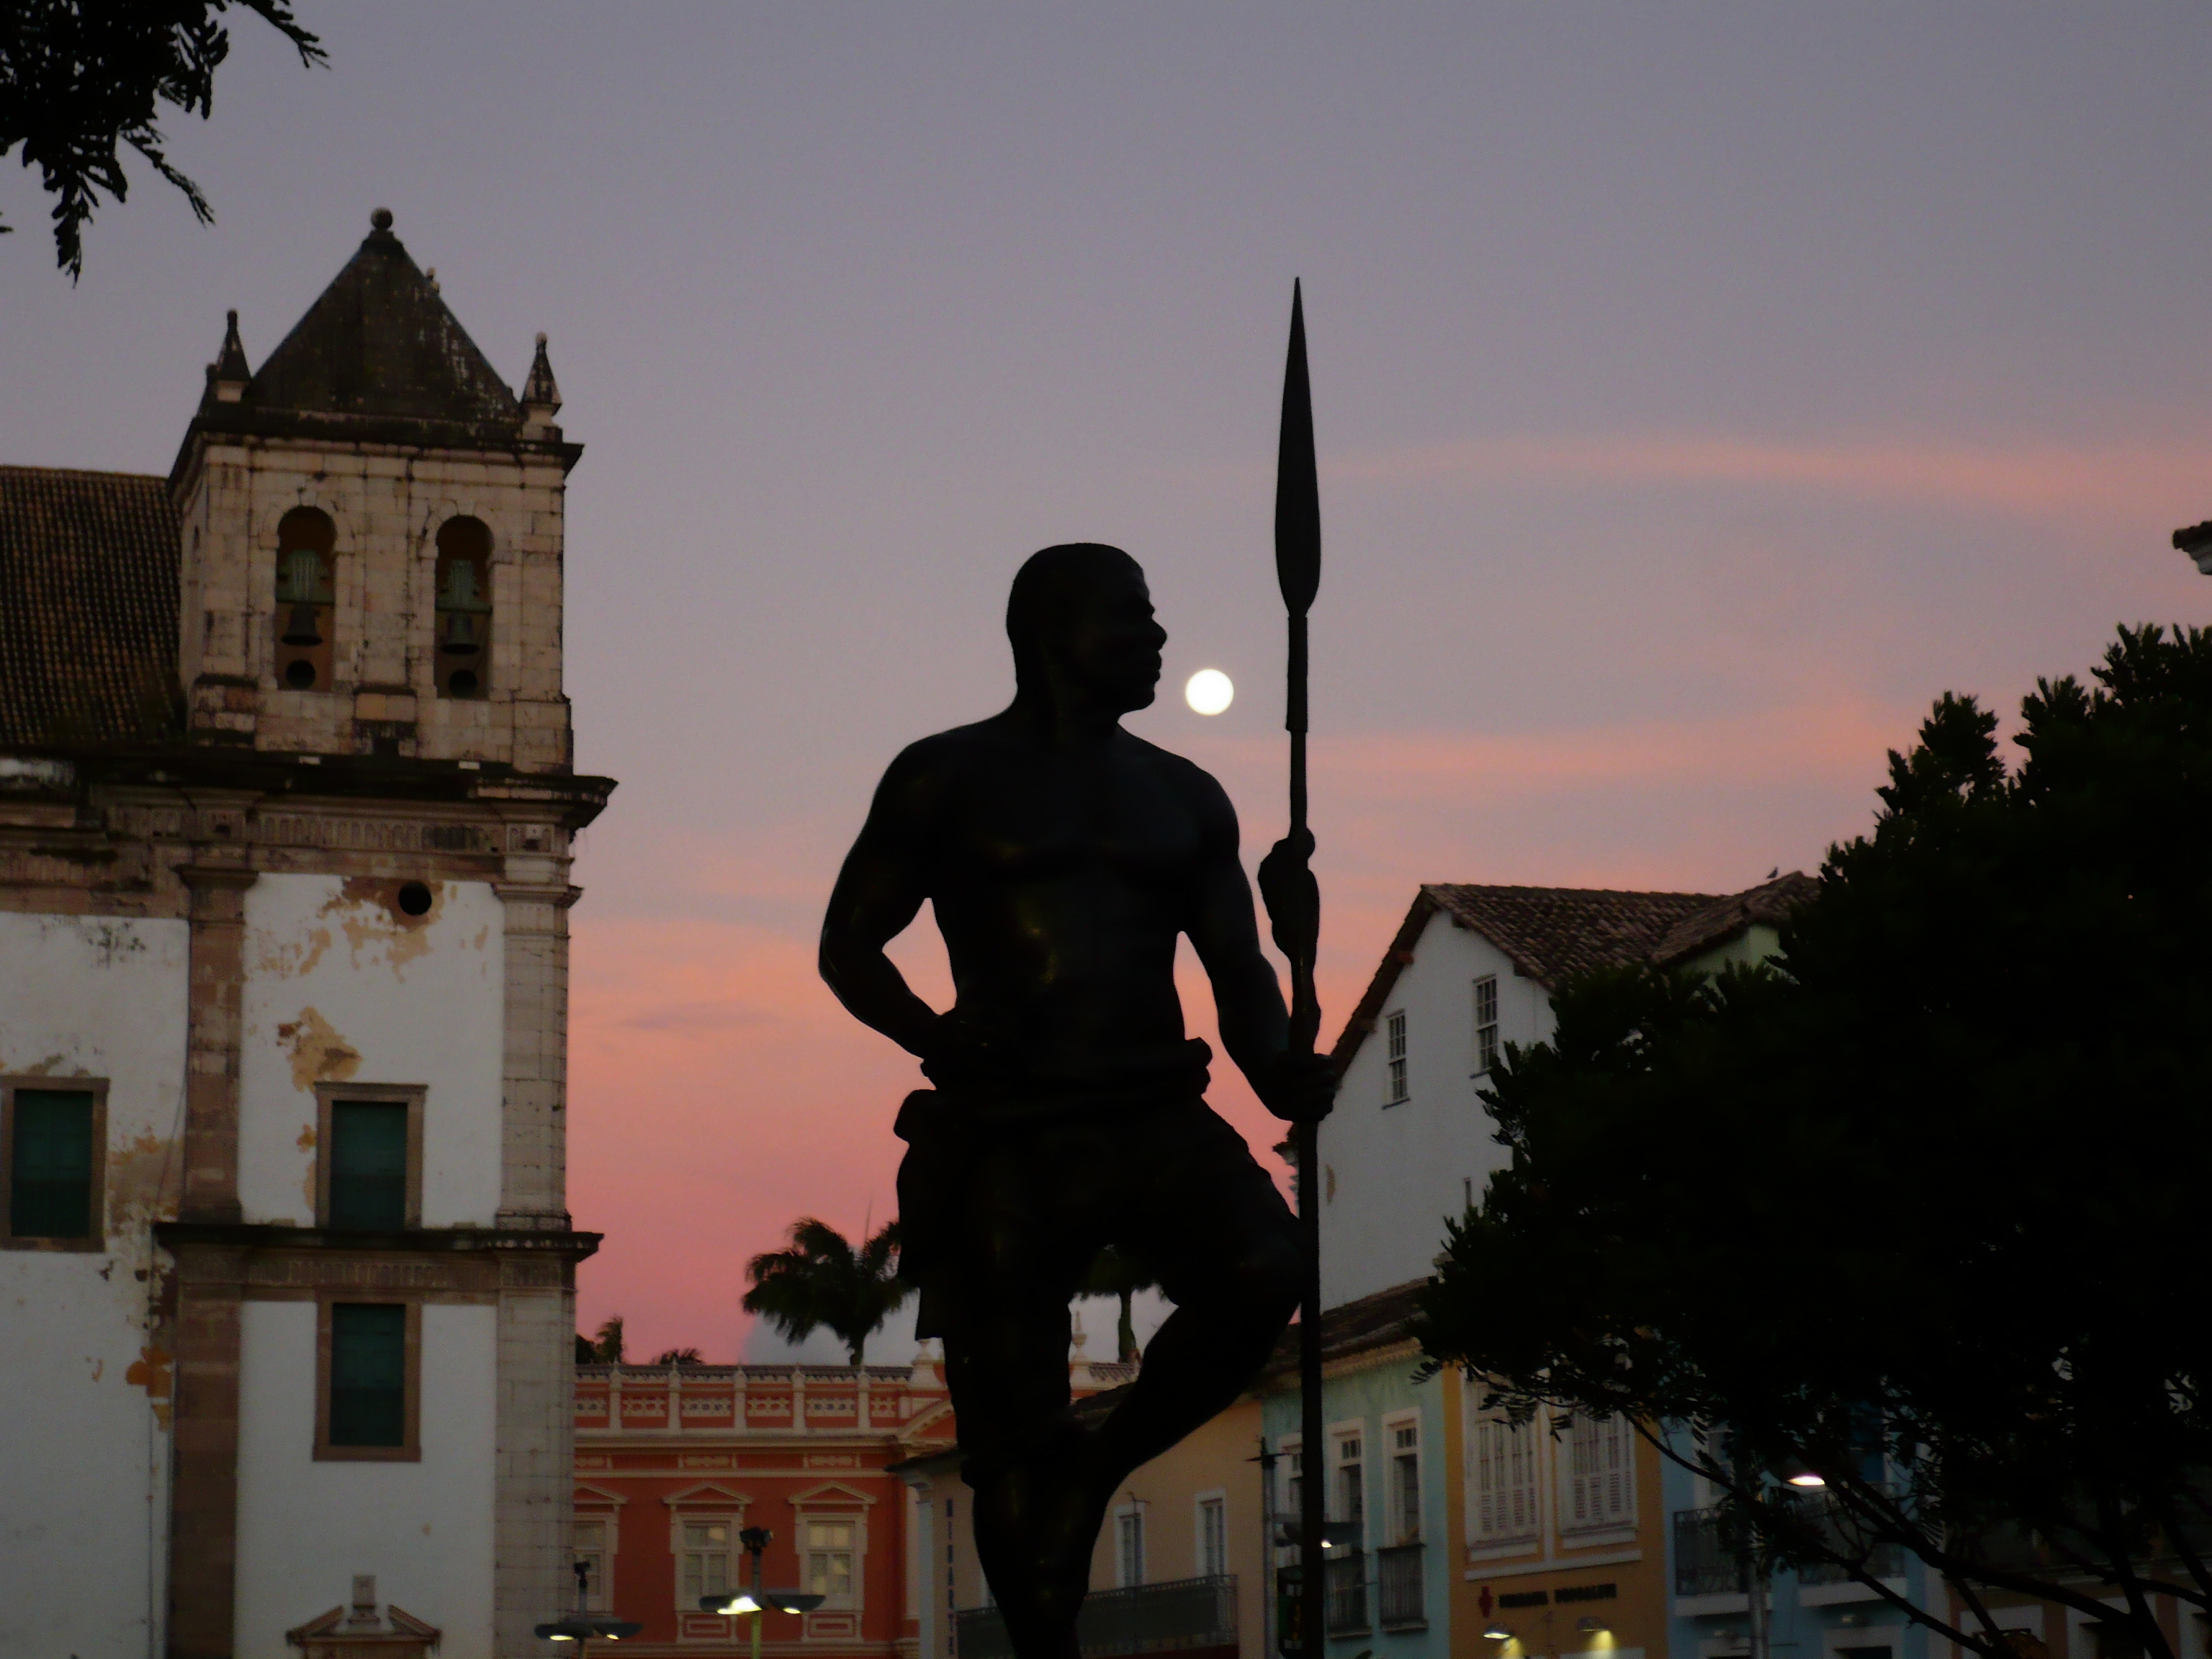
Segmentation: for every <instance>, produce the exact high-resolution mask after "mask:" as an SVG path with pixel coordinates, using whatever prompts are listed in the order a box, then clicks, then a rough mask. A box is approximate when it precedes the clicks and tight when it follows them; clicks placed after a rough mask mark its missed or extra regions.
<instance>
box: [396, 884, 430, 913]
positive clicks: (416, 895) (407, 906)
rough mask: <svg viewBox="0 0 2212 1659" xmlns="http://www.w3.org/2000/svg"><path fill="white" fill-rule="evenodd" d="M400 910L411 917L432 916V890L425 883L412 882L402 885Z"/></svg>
mask: <svg viewBox="0 0 2212 1659" xmlns="http://www.w3.org/2000/svg"><path fill="white" fill-rule="evenodd" d="M399 908H400V909H401V910H403V911H404V912H405V913H406V914H407V915H410V916H427V915H429V914H430V889H429V887H428V884H425V883H422V882H419V881H410V882H405V883H403V884H401V886H400V889H399Z"/></svg>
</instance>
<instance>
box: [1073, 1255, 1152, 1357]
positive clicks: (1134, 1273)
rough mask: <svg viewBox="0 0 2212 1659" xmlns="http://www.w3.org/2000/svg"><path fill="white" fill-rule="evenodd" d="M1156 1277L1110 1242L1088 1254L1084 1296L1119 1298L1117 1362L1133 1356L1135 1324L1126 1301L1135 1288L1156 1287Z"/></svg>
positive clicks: (1150, 1288)
mask: <svg viewBox="0 0 2212 1659" xmlns="http://www.w3.org/2000/svg"><path fill="white" fill-rule="evenodd" d="M1158 1287H1159V1281H1158V1279H1154V1278H1153V1277H1152V1269H1151V1268H1149V1267H1146V1266H1145V1264H1144V1263H1143V1262H1141V1261H1138V1260H1137V1258H1136V1257H1134V1256H1133V1255H1123V1254H1122V1253H1121V1251H1119V1250H1117V1249H1115V1248H1114V1247H1113V1246H1112V1245H1111V1244H1109V1245H1108V1246H1106V1248H1105V1249H1103V1250H1101V1251H1099V1252H1098V1254H1097V1255H1095V1256H1093V1257H1091V1278H1090V1280H1089V1282H1088V1283H1086V1284H1085V1285H1084V1287H1083V1291H1084V1294H1085V1295H1086V1296H1115V1297H1121V1324H1120V1325H1119V1326H1118V1327H1117V1328H1116V1329H1115V1335H1116V1337H1118V1338H1119V1340H1120V1343H1121V1363H1122V1364H1125V1365H1126V1364H1129V1363H1130V1362H1131V1361H1133V1359H1135V1358H1136V1357H1137V1327H1136V1324H1135V1322H1133V1320H1132V1319H1131V1318H1130V1316H1129V1301H1130V1298H1131V1297H1133V1296H1135V1295H1136V1293H1137V1292H1138V1291H1150V1290H1157V1289H1158Z"/></svg>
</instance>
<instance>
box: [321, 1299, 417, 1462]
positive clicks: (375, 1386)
mask: <svg viewBox="0 0 2212 1659" xmlns="http://www.w3.org/2000/svg"><path fill="white" fill-rule="evenodd" d="M330 1423H331V1444H332V1445H333V1446H404V1445H405V1444H406V1443H407V1310H406V1309H405V1308H404V1307H403V1306H401V1305H400V1304H397V1303H386V1302H340V1303H337V1304H334V1305H333V1306H332V1307H331V1415H330Z"/></svg>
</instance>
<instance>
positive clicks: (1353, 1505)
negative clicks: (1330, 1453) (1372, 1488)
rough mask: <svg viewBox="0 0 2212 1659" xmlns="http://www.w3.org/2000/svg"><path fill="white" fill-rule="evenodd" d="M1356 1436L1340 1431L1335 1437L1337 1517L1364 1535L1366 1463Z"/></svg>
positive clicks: (1365, 1521) (1365, 1519) (1365, 1520)
mask: <svg viewBox="0 0 2212 1659" xmlns="http://www.w3.org/2000/svg"><path fill="white" fill-rule="evenodd" d="M1361 1450H1362V1449H1361V1443H1360V1438H1359V1436H1358V1434H1357V1433H1353V1434H1340V1435H1339V1436H1337V1437H1336V1492H1335V1494H1334V1496H1335V1498H1336V1503H1335V1504H1334V1509H1335V1510H1336V1517H1335V1518H1336V1519H1337V1520H1339V1521H1341V1522H1344V1523H1345V1524H1346V1526H1350V1527H1355V1528H1359V1529H1360V1531H1361V1533H1362V1534H1363V1535H1364V1533H1365V1530H1366V1526H1367V1479H1366V1474H1367V1471H1366V1465H1365V1463H1364V1462H1363V1461H1362V1456H1361Z"/></svg>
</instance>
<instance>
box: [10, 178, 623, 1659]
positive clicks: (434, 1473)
mask: <svg viewBox="0 0 2212 1659" xmlns="http://www.w3.org/2000/svg"><path fill="white" fill-rule="evenodd" d="M558 407H559V396H558V393H557V392H556V389H555V386H554V381H553V376H552V372H551V369H550V366H549V364H548V362H547V359H546V356H545V352H544V340H543V337H540V340H539V343H538V354H537V357H536V361H535V362H534V363H533V365H532V368H531V370H530V373H529V375H528V378H527V380H526V385H525V386H524V388H523V391H522V392H521V395H520V397H518V396H516V395H515V394H514V393H513V392H512V391H510V389H509V388H508V386H507V385H506V384H505V383H504V382H503V381H502V380H501V379H500V377H499V376H498V375H497V374H495V372H494V371H493V369H492V368H491V366H490V365H489V362H487V361H486V360H485V358H484V356H483V354H482V353H481V352H480V351H479V350H478V349H477V347H476V346H475V344H474V343H472V342H471V340H470V339H469V337H468V336H467V335H466V334H465V332H464V331H462V329H461V327H460V325H459V323H458V322H457V321H456V320H455V319H454V318H453V315H452V313H450V312H449V311H448V310H447V307H446V306H445V304H444V302H443V301H442V300H441V298H440V296H439V295H438V292H437V289H436V286H435V283H433V282H431V281H430V280H429V279H428V277H427V276H425V275H424V274H423V272H422V270H419V269H418V268H417V267H416V264H415V263H414V261H413V260H412V259H411V258H410V257H409V255H408V253H407V252H406V250H405V249H404V247H403V246H401V244H400V242H399V241H398V239H397V238H396V237H395V236H394V235H393V234H392V229H391V216H390V215H388V214H386V213H383V212H381V211H380V212H379V214H378V215H377V216H375V219H374V228H373V229H372V231H371V233H370V234H369V236H368V239H367V240H365V241H364V242H363V243H362V245H361V247H360V249H359V250H358V251H357V252H356V253H355V255H354V256H353V258H352V259H351V260H350V261H349V263H348V264H346V265H345V267H344V269H343V270H342V271H341V272H340V273H339V275H338V276H337V278H336V279H335V280H334V281H333V282H332V283H331V285H330V287H329V289H327V290H326V291H325V293H324V294H323V295H322V296H321V297H320V298H319V300H318V301H316V302H315V304H314V305H313V307H311V308H310V309H309V310H308V312H307V314H306V316H305V317H304V318H302V319H301V321H300V322H299V324H298V325H297V326H295V328H294V329H293V330H292V331H291V332H290V333H289V335H288V336H287V337H285V338H284V339H283V342H282V343H279V344H278V345H277V346H276V348H275V349H274V350H272V351H271V352H270V355H269V356H268V357H267V359H266V360H265V361H264V362H263V363H262V364H261V366H260V368H258V370H255V369H252V368H250V367H249V365H248V362H247V360H246V354H245V351H244V349H243V348H242V345H241V343H240V336H239V332H238V329H237V325H236V319H235V317H234V319H233V321H232V326H231V328H230V331H229V333H228V337H227V338H226V340H225V342H224V347H223V351H222V357H221V360H220V361H219V362H216V364H215V365H213V366H212V367H210V369H209V371H208V377H207V385H206V391H205V395H204V398H203V400H202V402H201V404H200V406H199V409H198V411H197V415H196V416H194V418H193V419H192V421H191V425H190V427H189V428H188V430H187V432H186V434H185V439H184V442H183V444H182V447H181V448H180V450H179V453H178V455H177V458H176V461H175V465H174V466H173V469H172V470H171V471H170V473H169V475H168V476H167V477H137V476H131V475H122V474H114V473H94V472H72V471H59V470H54V469H43V468H21V467H0V1309H4V1310H6V1312H5V1322H6V1323H5V1331H6V1340H0V1395H4V1396H5V1398H6V1399H7V1400H8V1401H9V1409H8V1411H7V1412H6V1413H4V1414H0V1470H4V1471H5V1475H4V1478H0V1652H5V1653H9V1654H23V1655H27V1656H31V1655H40V1656H43V1655H52V1656H55V1659H63V1656H76V1659H148V1656H158V1655H169V1656H174V1659H278V1656H290V1655H299V1654H302V1653H304V1654H306V1655H307V1656H308V1659H317V1656H327V1655H335V1654H337V1653H339V1652H346V1651H356V1650H362V1651H365V1650H369V1649H368V1647H364V1646H363V1645H362V1644H363V1641H364V1639H365V1638H375V1639H374V1641H373V1642H372V1643H370V1644H369V1647H373V1649H374V1651H376V1652H378V1653H380V1654H383V1655H388V1656H391V1659H410V1656H412V1655H416V1654H419V1653H422V1652H424V1651H427V1650H432V1649H433V1648H435V1651H436V1652H437V1653H438V1654H440V1655H441V1659H493V1656H499V1659H506V1656H519V1655H522V1654H526V1653H537V1652H539V1651H541V1650H542V1648H543V1644H540V1643H538V1642H537V1641H536V1640H535V1639H534V1638H532V1634H531V1627H532V1626H533V1625H534V1624H536V1623H538V1622H540V1621H543V1620H547V1619H550V1618H552V1617H555V1616H556V1615H557V1613H559V1612H560V1611H561V1610H562V1608H564V1607H567V1606H568V1604H569V1603H570V1601H572V1600H573V1591H572V1587H571V1584H570V1581H569V1577H568V1523H569V1500H570V1491H571V1479H572V1473H573V1462H572V1460H573V1455H574V1448H573V1428H572V1424H573V1413H574V1365H573V1363H572V1362H573V1332H574V1273H575V1267H576V1264H577V1262H578V1261H580V1260H582V1259H583V1258H584V1257H586V1256H587V1255H590V1253H591V1251H592V1249H593V1248H594V1246H595V1245H596V1243H597V1242H598V1241H597V1237H596V1235H593V1234H590V1233H581V1232H578V1231H574V1230H573V1229H572V1227H571V1225H570V1221H569V1217H568V1207H567V1200H566V1195H565V1169H564V1147H565V1142H566V1112H565V1106H566V1100H565V1066H566V1042H567V1037H566V1024H567V1001H568V908H569V906H570V905H571V904H572V903H573V902H574V900H575V898H576V897H577V895H578V891H579V890H578V889H577V888H575V887H574V886H573V885H572V884H571V883H570V865H571V847H572V838H573V837H574V835H575V833H576V832H577V831H578V830H579V829H581V828H582V827H583V826H584V825H585V824H586V823H589V822H590V821H591V820H592V817H594V816H595V815H596V814H597V813H598V812H599V810H600V809H601V808H602V807H603V806H604V805H605V802H606V799H607V797H608V794H609V792H610V791H611V788H612V787H613V786H612V784H611V782H610V781H608V780H605V779H603V778H593V777H586V776H580V775H577V774H576V773H575V771H574V768H573V764H572V756H571V749H570V723H569V709H568V700H567V697H566V696H565V695H564V693H563V690H562V556H563V548H562V513H563V498H564V491H565V488H566V479H567V477H568V471H569V470H570V469H571V468H572V467H573V466H574V464H575V462H576V460H577V458H578V456H579V454H580V448H579V447H577V446H575V445H574V444H571V443H569V442H568V441H566V440H565V439H564V437H563V436H562V432H561V429H560V428H559V427H558V426H556V424H555V423H554V420H553V416H554V415H555V413H556V410H557V409H558Z"/></svg>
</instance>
